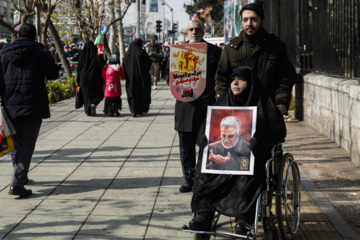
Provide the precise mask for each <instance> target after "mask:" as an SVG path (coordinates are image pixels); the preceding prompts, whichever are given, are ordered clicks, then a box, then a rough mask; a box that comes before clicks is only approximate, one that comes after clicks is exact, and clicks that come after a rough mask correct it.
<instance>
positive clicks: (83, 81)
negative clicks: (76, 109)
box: [76, 41, 106, 116]
mask: <svg viewBox="0 0 360 240" xmlns="http://www.w3.org/2000/svg"><path fill="white" fill-rule="evenodd" d="M105 64H106V62H105V60H104V59H103V58H102V56H101V55H100V56H98V54H97V49H96V47H95V45H94V43H93V42H92V41H87V42H86V43H85V46H84V49H83V51H82V53H81V55H80V58H79V62H78V67H77V79H76V81H77V84H78V86H80V87H81V89H82V90H81V91H82V94H83V99H84V111H85V113H86V114H87V115H88V116H96V107H97V105H98V104H99V103H100V102H101V100H102V99H103V98H104V90H103V85H104V82H103V80H102V78H101V74H102V69H103V67H104V65H105Z"/></svg>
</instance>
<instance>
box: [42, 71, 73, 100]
mask: <svg viewBox="0 0 360 240" xmlns="http://www.w3.org/2000/svg"><path fill="white" fill-rule="evenodd" d="M75 86H76V76H72V77H71V78H68V79H66V80H61V79H57V80H55V81H53V82H49V83H48V84H47V87H48V96H49V102H50V104H53V103H57V102H59V101H62V100H65V99H69V98H71V97H73V96H75Z"/></svg>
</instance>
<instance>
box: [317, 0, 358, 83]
mask: <svg viewBox="0 0 360 240" xmlns="http://www.w3.org/2000/svg"><path fill="white" fill-rule="evenodd" d="M359 3H360V0H328V1H324V0H314V4H313V6H312V15H313V28H312V32H313V53H314V57H313V61H314V65H313V70H315V71H318V72H321V73H326V74H330V75H336V76H341V77H346V78H360V46H359V44H360V43H359V37H360V29H359Z"/></svg>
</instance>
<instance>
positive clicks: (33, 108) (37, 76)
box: [0, 23, 59, 197]
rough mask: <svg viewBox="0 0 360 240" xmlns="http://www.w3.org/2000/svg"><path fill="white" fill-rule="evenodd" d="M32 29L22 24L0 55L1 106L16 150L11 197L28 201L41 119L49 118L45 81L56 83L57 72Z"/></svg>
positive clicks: (13, 154)
mask: <svg viewBox="0 0 360 240" xmlns="http://www.w3.org/2000/svg"><path fill="white" fill-rule="evenodd" d="M35 37H36V29H35V27H34V25H32V24H29V23H25V24H23V25H21V27H20V29H19V38H17V39H16V40H15V41H14V42H13V43H11V44H9V45H8V46H6V47H5V48H4V49H2V51H1V52H0V93H1V96H2V100H1V104H2V106H4V109H5V111H6V113H7V114H8V116H9V118H10V120H11V121H12V123H13V124H14V127H15V129H16V132H17V133H16V134H15V135H14V140H15V142H16V150H14V151H13V152H12V154H11V158H12V162H13V166H14V171H13V176H12V179H11V184H10V190H9V194H10V195H19V196H20V197H28V196H30V195H31V194H32V191H31V190H27V189H25V188H24V185H25V184H26V183H27V182H28V171H29V167H30V162H31V157H32V154H33V152H34V148H35V143H36V140H37V137H38V135H39V130H40V126H41V123H42V119H43V118H49V117H50V109H49V100H48V96H47V90H46V86H45V79H46V78H47V79H56V78H57V77H58V75H59V68H58V67H57V65H56V64H55V62H54V59H53V58H52V57H51V55H50V52H49V51H48V50H47V49H46V48H45V47H44V46H43V45H42V44H40V43H36V42H35Z"/></svg>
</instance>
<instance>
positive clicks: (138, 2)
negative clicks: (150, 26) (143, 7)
mask: <svg viewBox="0 0 360 240" xmlns="http://www.w3.org/2000/svg"><path fill="white" fill-rule="evenodd" d="M136 8H137V19H136V38H140V14H141V13H140V0H137V1H136Z"/></svg>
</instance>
